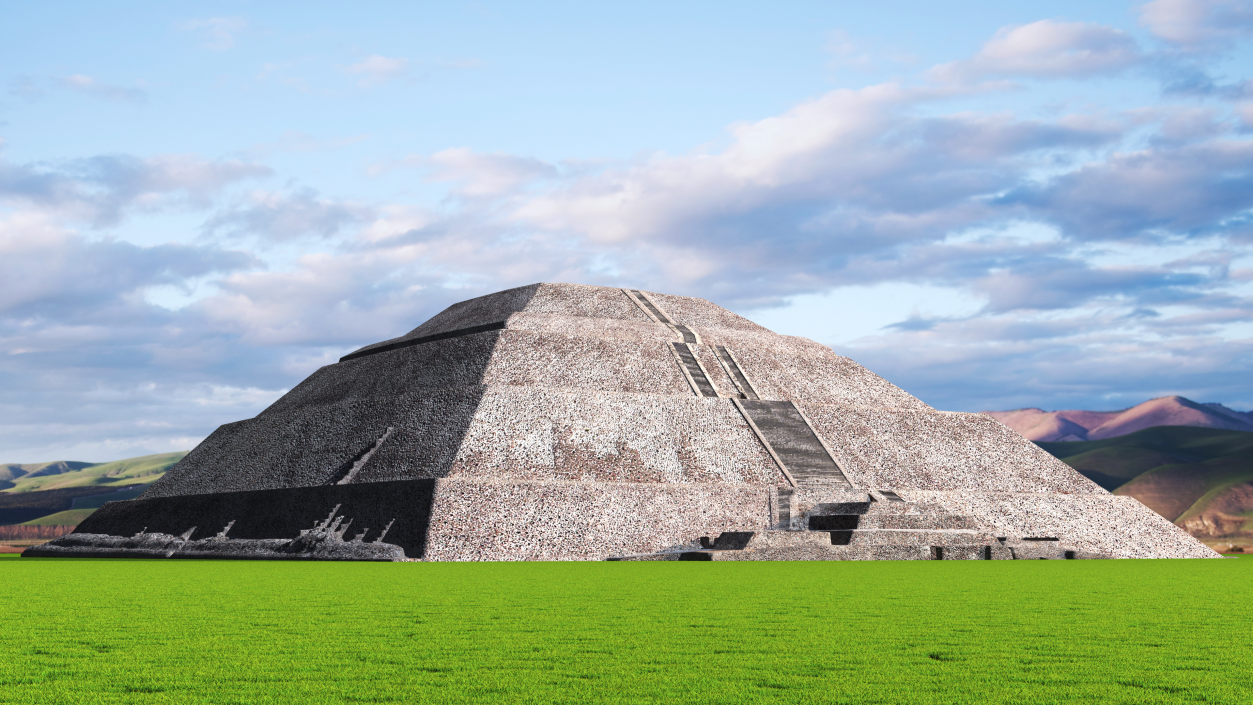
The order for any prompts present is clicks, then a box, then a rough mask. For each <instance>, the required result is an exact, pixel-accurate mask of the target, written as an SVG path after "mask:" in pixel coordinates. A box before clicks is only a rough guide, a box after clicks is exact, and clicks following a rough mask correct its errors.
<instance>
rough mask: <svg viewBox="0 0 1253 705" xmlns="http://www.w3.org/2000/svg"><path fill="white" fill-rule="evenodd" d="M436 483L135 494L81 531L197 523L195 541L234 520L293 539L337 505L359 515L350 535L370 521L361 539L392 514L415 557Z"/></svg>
mask: <svg viewBox="0 0 1253 705" xmlns="http://www.w3.org/2000/svg"><path fill="white" fill-rule="evenodd" d="M434 488H435V482H434V481H433V480H413V481H405V482H376V483H368V484H352V485H328V486H322V487H295V488H290V489H276V490H257V491H251V492H224V493H220V494H208V495H184V496H179V497H158V498H155V499H132V500H127V501H122V502H109V503H108V504H106V505H104V507H102V508H101V509H99V510H98V511H96V512H95V513H93V514H92V515H91V516H89V517H88V518H87V519H86V520H85V521H84V522H83V523H82V524H80V525H79V526H78V529H77V530H76V531H75V532H74V533H76V534H108V535H112V536H132V535H134V534H138V533H140V532H147V533H150V534H152V533H162V534H171V535H174V536H181V535H182V534H183V533H185V532H186V531H187V530H188V529H191V528H192V527H195V531H194V532H193V533H192V534H191V535H190V536H189V537H188V540H191V541H195V540H197V539H203V538H208V537H210V536H213V535H214V534H217V533H218V532H220V531H222V529H223V528H225V527H226V525H227V524H229V523H230V522H232V521H233V522H235V523H234V524H232V525H231V528H230V531H229V532H228V533H227V538H232V539H293V538H296V537H297V536H299V535H300V532H301V530H304V529H310V528H312V527H313V526H314V525H315V524H317V523H319V522H322V521H323V520H325V519H326V518H327V516H328V515H330V514H331V512H333V511H335V512H336V514H338V515H339V516H343V517H344V521H345V522H349V521H351V522H352V524H351V526H350V527H349V529H348V531H347V532H345V534H344V537H345V540H348V539H351V538H354V537H356V536H357V535H358V534H360V533H361V532H362V531H365V530H367V529H368V531H366V534H365V535H364V536H362V537H361V540H362V541H365V542H367V543H368V542H371V541H374V540H376V539H377V538H378V537H379V534H380V533H381V532H382V530H383V529H384V528H385V527H387V525H388V523H389V522H391V528H389V529H388V530H387V536H386V537H385V538H384V541H385V542H386V543H389V544H393V545H396V546H400V547H401V548H402V549H404V551H405V555H406V556H407V557H409V558H421V557H422V551H423V547H424V546H425V544H426V533H427V527H428V526H429V525H430V521H431V501H432V498H433V497H434ZM336 505H338V506H339V509H338V511H336V510H335V507H336Z"/></svg>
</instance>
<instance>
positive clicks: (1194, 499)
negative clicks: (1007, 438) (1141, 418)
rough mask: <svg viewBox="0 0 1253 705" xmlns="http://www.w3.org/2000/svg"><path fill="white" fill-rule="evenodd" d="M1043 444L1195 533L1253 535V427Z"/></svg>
mask: <svg viewBox="0 0 1253 705" xmlns="http://www.w3.org/2000/svg"><path fill="white" fill-rule="evenodd" d="M1037 445H1039V446H1040V447H1041V448H1043V449H1044V450H1046V451H1048V452H1049V453H1052V454H1053V455H1054V456H1056V457H1057V458H1059V459H1061V460H1062V462H1064V463H1066V464H1067V465H1069V466H1071V467H1073V468H1074V469H1076V470H1078V471H1079V472H1081V473H1083V474H1084V475H1085V476H1087V477H1088V478H1089V479H1091V480H1092V481H1093V482H1095V483H1097V484H1098V485H1100V486H1102V487H1104V488H1105V489H1107V490H1110V491H1111V492H1113V493H1114V494H1120V495H1128V496H1131V497H1135V498H1136V499H1137V500H1139V501H1141V502H1143V503H1144V504H1145V505H1146V506H1148V507H1149V508H1151V509H1152V510H1153V511H1155V512H1157V513H1158V514H1161V515H1162V516H1164V517H1166V518H1167V519H1170V520H1171V521H1173V522H1175V523H1176V524H1178V525H1179V526H1181V527H1183V528H1184V529H1185V530H1186V531H1188V532H1189V533H1191V534H1192V535H1193V536H1196V537H1198V538H1203V539H1218V538H1242V539H1253V433H1248V432H1245V431H1227V430H1222V429H1214V428H1197V427H1194V426H1154V427H1152V428H1146V429H1144V430H1142V431H1137V432H1135V433H1132V434H1128V435H1126V436H1118V437H1115V438H1108V439H1105V440H1101V441H1075V442H1056V441H1055V442H1051V443H1043V442H1041V443H1037Z"/></svg>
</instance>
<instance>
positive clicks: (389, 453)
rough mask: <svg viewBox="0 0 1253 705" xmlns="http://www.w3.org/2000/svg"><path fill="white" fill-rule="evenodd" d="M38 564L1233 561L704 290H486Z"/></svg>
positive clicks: (317, 384) (352, 360)
mask: <svg viewBox="0 0 1253 705" xmlns="http://www.w3.org/2000/svg"><path fill="white" fill-rule="evenodd" d="M28 554H29V555H42V556H117V557H135V556H151V557H223V558H287V559H331V560H336V559H339V560H413V559H422V560H605V559H647V560H693V559H694V560H751V559H767V560H768V559H873V558H892V559H903V558H921V559H926V558H944V559H949V558H976V559H978V558H1037V557H1059V558H1060V557H1211V556H1215V555H1217V554H1215V553H1213V552H1212V551H1210V550H1209V549H1208V548H1206V547H1205V546H1204V545H1203V544H1201V543H1200V542H1198V541H1197V540H1195V539H1194V538H1192V537H1191V536H1189V535H1188V534H1186V533H1184V532H1183V531H1181V530H1180V529H1179V528H1177V527H1175V526H1174V525H1173V524H1171V523H1170V522H1168V521H1166V520H1165V519H1163V518H1161V517H1159V516H1158V515H1156V514H1154V513H1153V512H1152V511H1150V510H1149V509H1147V508H1145V507H1144V506H1143V505H1141V504H1140V503H1138V502H1137V501H1136V500H1134V499H1132V498H1130V497H1120V496H1115V495H1111V494H1110V493H1108V492H1106V491H1105V490H1103V489H1101V488H1100V487H1098V486H1097V485H1096V484H1094V483H1092V482H1090V481H1088V480H1087V479H1086V478H1084V477H1083V476H1081V475H1080V474H1078V473H1077V472H1075V471H1074V470H1072V469H1071V468H1070V467H1068V466H1066V465H1064V464H1063V463H1061V462H1059V461H1057V460H1056V459H1054V458H1053V457H1052V456H1050V455H1049V454H1047V453H1045V452H1044V451H1042V450H1040V449H1039V448H1038V447H1036V446H1035V445H1034V444H1032V443H1030V442H1029V441H1027V440H1025V439H1024V438H1022V437H1021V436H1019V435H1017V434H1015V433H1014V432H1012V431H1010V430H1009V429H1008V428H1006V427H1005V426H1002V425H1001V424H1000V423H998V422H997V421H995V420H993V419H992V418H990V417H988V416H984V415H980V414H963V413H950V412H943V411H936V410H935V409H932V408H931V407H929V406H927V405H926V404H924V403H923V402H922V401H920V400H918V399H917V398H915V397H912V396H910V395H909V394H907V393H905V392H904V391H902V390H901V389H899V388H897V387H895V386H893V385H892V384H890V383H888V382H887V381H885V380H883V379H882V378H880V377H878V376H877V375H875V374H874V373H872V372H870V371H868V370H866V369H865V368H863V367H861V366H860V365H858V364H856V363H855V362H853V361H852V360H849V359H847V358H844V357H841V356H839V355H836V354H835V353H833V352H832V351H831V350H830V349H829V348H826V347H824V346H822V345H819V344H817V343H815V342H813V341H810V340H807V339H805V338H798V337H791V336H783V335H777V334H775V333H772V332H770V331H769V330H766V329H765V328H762V327H761V326H759V325H756V324H754V323H752V322H751V321H749V320H747V319H744V318H742V317H740V316H737V315H735V314H733V313H731V312H730V311H727V310H725V309H723V308H720V307H718V306H716V305H714V304H712V303H710V302H708V301H705V300H703V299H695V298H688V297H683V296H671V295H667V294H660V293H654V292H645V291H638V290H633V289H613V288H604V287H594V286H581V285H574V284H534V285H531V286H525V287H520V288H517V289H510V290H508V291H502V292H499V293H496V294H491V295H489V296H483V297H480V298H477V299H471V300H469V301H464V302H462V303H459V304H455V305H453V306H450V307H449V308H448V309H447V310H445V311H444V312H443V313H440V314H439V315H437V316H435V317H434V318H432V319H431V320H429V321H427V322H426V323H424V324H422V325H421V326H419V327H418V328H416V329H414V330H413V331H411V332H410V333H408V334H406V335H404V336H401V337H399V338H394V339H392V340H386V341H383V342H380V343H376V344H373V345H369V346H366V347H364V348H361V349H360V350H357V351H356V352H353V353H351V354H349V355H346V356H345V357H343V358H342V359H341V360H340V361H339V362H338V363H336V364H333V365H328V366H326V367H323V368H321V369H319V370H318V371H317V372H315V373H314V374H313V375H311V376H310V377H309V378H308V379H306V380H305V381H303V382H302V383H301V384H299V385H298V386H297V387H296V388H295V389H293V390H291V391H290V392H289V393H287V394H286V395H284V396H283V397H282V398H281V399H279V400H278V401H277V402H275V403H274V404H273V405H272V406H270V407H269V408H268V409H266V410H265V411H263V412H262V413H260V414H259V415H258V416H256V417H255V418H252V419H247V420H244V421H237V422H235V423H230V424H226V425H224V426H222V427H221V428H219V429H218V430H217V431H215V432H214V433H213V434H212V435H211V436H210V437H209V438H207V439H206V440H205V441H204V442H203V443H201V444H200V445H199V446H197V447H196V448H195V449H194V450H193V451H192V452H191V454H189V455H188V456H187V457H186V458H184V459H183V460H182V461H181V462H179V463H178V464H177V465H176V466H174V467H173V468H172V469H171V470H170V471H169V472H168V473H167V474H166V476H165V477H163V478H162V479H160V480H159V481H157V482H156V483H154V484H153V486H152V487H151V488H150V489H149V490H148V491H146V492H145V493H144V494H143V495H142V496H141V497H139V498H138V499H134V500H129V501H121V502H112V503H109V504H106V505H105V506H104V507H103V508H102V509H100V510H99V511H97V512H96V513H95V514H93V515H92V516H91V517H90V518H89V519H87V520H86V521H84V522H83V523H82V524H81V525H80V526H79V527H78V530H77V531H76V532H75V533H73V534H71V535H69V536H66V537H63V538H61V539H58V540H56V541H53V542H51V543H49V544H45V545H43V546H40V547H36V548H32V549H30V550H29V552H28Z"/></svg>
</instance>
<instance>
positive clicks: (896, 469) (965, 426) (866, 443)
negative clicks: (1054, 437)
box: [797, 402, 1108, 494]
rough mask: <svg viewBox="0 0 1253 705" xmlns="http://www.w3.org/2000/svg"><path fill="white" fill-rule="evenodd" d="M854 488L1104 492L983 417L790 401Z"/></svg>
mask: <svg viewBox="0 0 1253 705" xmlns="http://www.w3.org/2000/svg"><path fill="white" fill-rule="evenodd" d="M797 406H798V407H800V408H801V409H802V410H803V411H804V412H805V414H806V415H808V416H809V418H810V420H811V421H812V422H813V424H814V427H815V429H816V430H817V431H818V433H819V434H821V435H822V436H823V438H825V439H826V441H827V445H828V446H829V447H830V448H831V450H832V452H833V453H834V454H835V456H836V458H835V460H836V462H837V463H839V465H840V469H841V470H843V471H844V474H845V475H846V476H847V477H848V479H849V480H850V481H851V482H852V483H853V484H854V485H855V486H858V487H868V488H894V489H901V488H917V489H926V490H963V489H964V490H970V491H982V492H1076V493H1083V494H1108V493H1107V492H1106V491H1105V490H1104V489H1102V488H1101V487H1100V486H1098V485H1097V484H1096V483H1094V482H1092V481H1090V480H1088V479H1087V478H1085V477H1084V476H1082V475H1080V474H1079V473H1078V472H1075V470H1074V469H1073V468H1071V467H1070V466H1068V465H1066V464H1065V463H1063V462H1061V461H1060V460H1058V459H1056V458H1054V457H1053V456H1051V455H1049V454H1048V453H1046V452H1045V451H1044V450H1042V449H1041V448H1040V447H1039V446H1037V445H1035V444H1034V443H1032V442H1031V441H1028V440H1027V439H1025V438H1023V437H1022V436H1020V435H1018V434H1016V433H1014V432H1013V431H1011V430H1009V429H1008V428H1006V427H1005V426H1003V425H1002V424H1001V423H999V422H998V421H996V420H995V419H992V418H991V417H988V416H984V415H982V414H959V413H953V412H938V411H912V410H904V409H882V408H869V407H857V406H836V405H830V404H813V403H806V402H797Z"/></svg>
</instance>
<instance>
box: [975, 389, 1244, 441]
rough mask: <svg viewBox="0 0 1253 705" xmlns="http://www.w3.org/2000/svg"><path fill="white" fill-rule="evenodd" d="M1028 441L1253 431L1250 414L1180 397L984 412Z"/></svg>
mask: <svg viewBox="0 0 1253 705" xmlns="http://www.w3.org/2000/svg"><path fill="white" fill-rule="evenodd" d="M983 413H985V414H987V415H988V416H991V417H992V418H994V419H996V420H997V421H1000V422H1001V423H1003V424H1005V425H1006V426H1008V427H1010V428H1011V429H1013V430H1014V431H1017V432H1018V433H1019V434H1020V435H1022V436H1024V437H1026V438H1027V439H1028V440H1032V441H1036V442H1044V443H1049V442H1054V441H1099V440H1104V439H1106V438H1114V437H1116V436H1125V435H1127V434H1130V433H1135V432H1136V431H1142V430H1144V429H1146V428H1151V427H1154V426H1194V427H1198V428H1214V429H1221V430H1225V431H1247V432H1253V412H1247V411H1236V410H1234V409H1228V408H1227V407H1225V406H1223V405H1222V404H1202V403H1197V402H1194V401H1192V400H1191V399H1186V398H1184V397H1180V396H1169V397H1158V398H1156V399H1150V400H1148V401H1146V402H1144V403H1143V404H1137V405H1136V406H1133V407H1131V408H1130V409H1123V410H1121V411H1083V410H1077V409H1067V410H1062V411H1045V410H1043V409H1036V408H1030V409H1014V410H1012V411H985V412H983Z"/></svg>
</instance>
